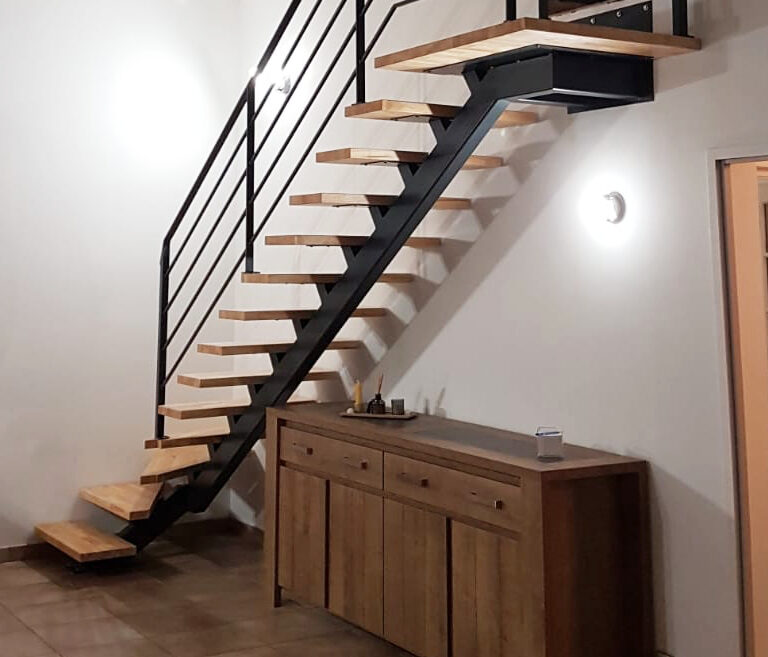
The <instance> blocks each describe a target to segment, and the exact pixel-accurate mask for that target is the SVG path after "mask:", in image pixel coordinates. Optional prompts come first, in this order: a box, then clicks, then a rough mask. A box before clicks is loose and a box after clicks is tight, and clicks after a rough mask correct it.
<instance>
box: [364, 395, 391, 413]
mask: <svg viewBox="0 0 768 657" xmlns="http://www.w3.org/2000/svg"><path fill="white" fill-rule="evenodd" d="M368 412H369V413H370V414H371V415H384V414H386V412H387V404H386V402H385V401H384V400H383V399H382V398H381V395H380V394H378V393H377V394H376V396H375V397H374V398H373V399H372V400H371V401H369V402H368Z"/></svg>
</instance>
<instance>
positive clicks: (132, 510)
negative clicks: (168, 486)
mask: <svg viewBox="0 0 768 657" xmlns="http://www.w3.org/2000/svg"><path fill="white" fill-rule="evenodd" d="M161 488H162V484H147V485H144V486H142V485H141V484H136V483H128V484H108V485H106V486H90V487H88V488H83V489H81V490H80V497H81V498H82V499H84V500H86V501H87V502H90V503H91V504H95V505H96V506H98V507H100V508H102V509H104V510H105V511H109V512H110V513H113V514H114V515H116V516H117V517H118V518H122V519H123V520H127V521H128V522H132V521H134V520H146V519H147V518H149V516H150V514H151V513H152V508H153V507H154V506H155V502H156V501H157V497H158V495H160V490H161Z"/></svg>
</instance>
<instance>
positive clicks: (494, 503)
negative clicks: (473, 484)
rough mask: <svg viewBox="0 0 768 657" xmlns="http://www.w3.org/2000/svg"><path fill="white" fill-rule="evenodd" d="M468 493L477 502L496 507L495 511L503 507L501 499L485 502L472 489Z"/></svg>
mask: <svg viewBox="0 0 768 657" xmlns="http://www.w3.org/2000/svg"><path fill="white" fill-rule="evenodd" d="M469 495H470V497H471V498H472V501H473V502H476V503H477V504H482V505H483V506H486V505H487V506H490V507H491V508H492V509H496V511H501V510H502V509H503V508H504V502H503V501H502V500H491V501H490V502H486V501H485V500H483V498H481V497H480V495H478V494H477V493H475V492H474V491H472V492H470V493H469Z"/></svg>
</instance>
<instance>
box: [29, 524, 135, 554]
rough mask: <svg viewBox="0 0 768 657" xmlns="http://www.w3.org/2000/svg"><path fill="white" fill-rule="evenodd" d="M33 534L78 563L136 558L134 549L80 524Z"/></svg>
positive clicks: (37, 529)
mask: <svg viewBox="0 0 768 657" xmlns="http://www.w3.org/2000/svg"><path fill="white" fill-rule="evenodd" d="M35 532H36V533H37V535H38V536H39V537H40V538H42V539H43V540H44V541H46V542H47V543H50V544H51V545H53V547H55V548H57V549H59V550H61V551H62V552H63V553H64V554H66V555H68V556H70V557H72V559H74V560H75V561H78V562H80V563H86V562H89V561H104V560H106V559H119V558H124V557H132V556H134V555H135V554H136V546H135V545H133V544H132V543H128V541H124V540H123V539H122V538H119V537H118V536H114V535H113V534H106V533H104V532H102V531H99V530H98V529H96V528H95V527H91V526H90V525H88V524H86V523H84V522H59V523H53V524H45V525H37V527H35Z"/></svg>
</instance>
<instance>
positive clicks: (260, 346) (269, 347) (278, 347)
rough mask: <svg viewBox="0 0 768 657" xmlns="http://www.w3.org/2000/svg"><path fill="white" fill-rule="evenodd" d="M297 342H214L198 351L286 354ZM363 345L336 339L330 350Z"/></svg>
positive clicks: (355, 341) (200, 346)
mask: <svg viewBox="0 0 768 657" xmlns="http://www.w3.org/2000/svg"><path fill="white" fill-rule="evenodd" d="M294 344H295V343H293V342H273V343H248V342H213V343H208V344H199V345H197V351H198V352H199V353H201V354H210V355H212V356H245V355H252V354H284V353H285V352H286V351H288V350H289V349H290V348H291V347H292V346H293V345H294ZM362 346H363V343H362V342H361V341H360V340H334V341H333V342H331V344H330V345H328V351H344V350H347V349H359V348H360V347H362Z"/></svg>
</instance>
